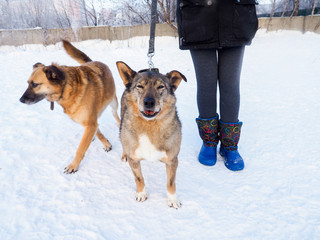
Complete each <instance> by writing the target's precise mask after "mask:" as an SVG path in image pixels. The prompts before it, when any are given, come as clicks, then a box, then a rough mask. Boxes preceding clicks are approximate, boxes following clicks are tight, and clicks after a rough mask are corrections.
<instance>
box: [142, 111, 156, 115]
mask: <svg viewBox="0 0 320 240" xmlns="http://www.w3.org/2000/svg"><path fill="white" fill-rule="evenodd" d="M144 114H146V115H153V114H154V111H150V110H146V111H144Z"/></svg>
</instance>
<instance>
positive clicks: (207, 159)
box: [196, 114, 219, 166]
mask: <svg viewBox="0 0 320 240" xmlns="http://www.w3.org/2000/svg"><path fill="white" fill-rule="evenodd" d="M218 118H219V116H218V114H217V116H216V117H214V118H209V119H202V118H196V122H197V125H198V129H199V135H200V137H201V139H202V141H203V144H202V147H201V149H200V153H199V156H198V160H199V162H200V163H202V164H204V165H207V166H213V165H215V164H216V162H217V144H218V142H219V136H218Z"/></svg>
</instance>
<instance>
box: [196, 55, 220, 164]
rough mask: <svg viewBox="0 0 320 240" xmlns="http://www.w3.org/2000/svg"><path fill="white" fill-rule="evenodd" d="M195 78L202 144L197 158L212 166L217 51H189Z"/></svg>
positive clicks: (216, 123) (215, 150) (215, 134)
mask: <svg viewBox="0 0 320 240" xmlns="http://www.w3.org/2000/svg"><path fill="white" fill-rule="evenodd" d="M191 56H192V60H193V64H194V69H195V72H196V78H197V104H198V110H199V117H198V118H197V119H196V122H197V125H198V129H199V135H200V137H201V139H202V140H203V144H202V147H201V150H200V153H199V156H198V160H199V162H200V163H202V164H204V165H207V166H213V165H215V163H216V161H217V144H218V141H219V137H218V115H217V110H216V108H217V77H218V65H217V50H216V49H205V50H191Z"/></svg>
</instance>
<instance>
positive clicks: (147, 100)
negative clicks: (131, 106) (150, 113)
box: [143, 97, 156, 109]
mask: <svg viewBox="0 0 320 240" xmlns="http://www.w3.org/2000/svg"><path fill="white" fill-rule="evenodd" d="M143 103H144V107H145V108H147V109H152V108H154V105H155V103H156V102H155V100H154V99H153V98H149V97H147V98H145V99H144V100H143Z"/></svg>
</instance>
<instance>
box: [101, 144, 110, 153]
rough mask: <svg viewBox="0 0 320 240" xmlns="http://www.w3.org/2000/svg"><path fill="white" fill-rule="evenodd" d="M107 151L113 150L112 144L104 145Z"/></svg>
mask: <svg viewBox="0 0 320 240" xmlns="http://www.w3.org/2000/svg"><path fill="white" fill-rule="evenodd" d="M103 149H104V150H105V151H106V152H109V151H111V150H112V146H111V145H110V146H106V147H104V148H103Z"/></svg>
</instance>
